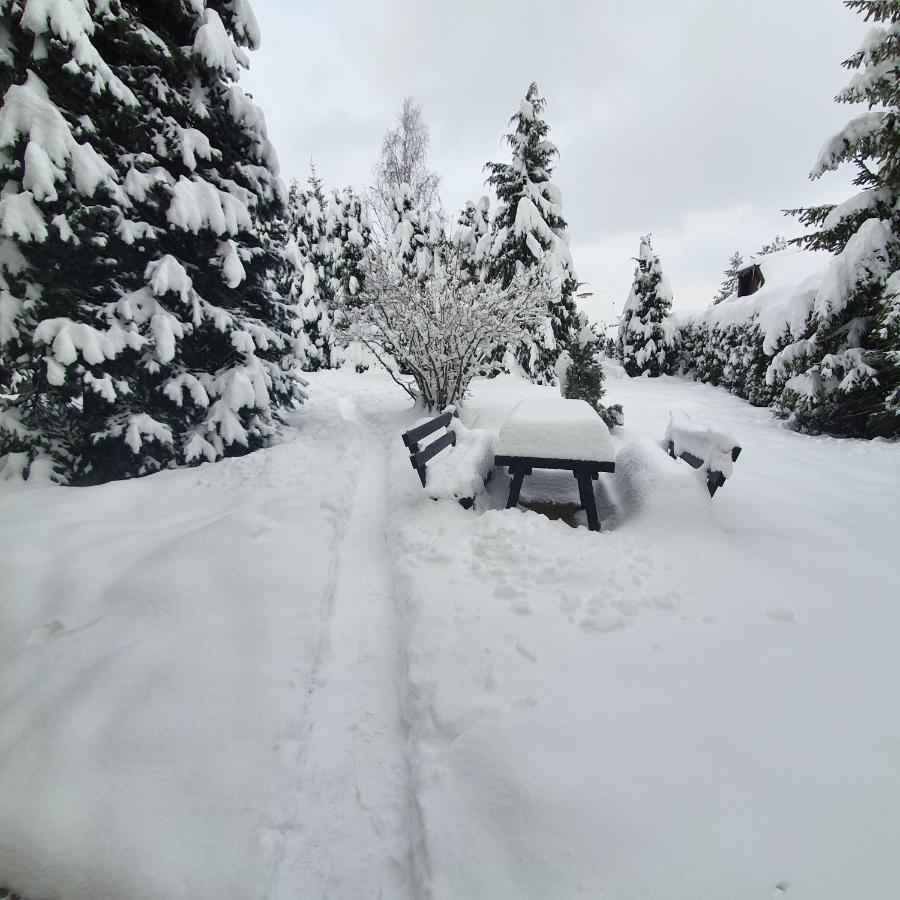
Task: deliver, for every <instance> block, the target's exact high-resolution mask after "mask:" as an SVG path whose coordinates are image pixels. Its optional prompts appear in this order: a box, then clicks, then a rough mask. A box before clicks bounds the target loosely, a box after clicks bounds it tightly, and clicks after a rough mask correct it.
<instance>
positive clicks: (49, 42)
mask: <svg viewBox="0 0 900 900" xmlns="http://www.w3.org/2000/svg"><path fill="white" fill-rule="evenodd" d="M5 16H6V19H5V21H6V25H7V27H8V32H9V39H8V41H7V44H6V49H5V53H4V56H3V59H2V61H0V64H2V65H4V66H6V67H7V69H8V72H9V75H10V76H11V77H10V78H9V82H11V86H10V87H9V88H8V90H7V91H6V93H5V95H4V96H3V99H2V106H0V148H2V155H0V170H2V173H3V177H4V184H5V186H4V189H3V192H2V197H0V372H3V373H6V372H10V371H12V372H14V373H15V378H16V382H17V384H18V388H17V390H16V394H15V395H14V397H13V399H12V400H11V401H9V400H7V401H4V402H6V404H7V407H9V405H10V403H11V404H12V407H13V408H14V409H15V412H16V417H17V419H18V421H19V422H21V423H22V425H23V426H24V427H25V428H26V429H27V435H28V436H27V438H23V437H22V436H21V434H17V433H15V431H14V430H10V429H9V428H8V427H3V426H0V455H2V454H3V453H7V452H27V453H28V454H29V455H30V457H31V458H38V457H41V456H46V457H48V458H50V459H52V460H54V461H55V464H56V465H57V466H58V468H59V469H60V470H61V471H62V472H63V473H64V474H65V475H66V476H68V477H69V478H77V479H84V478H89V479H91V480H103V479H107V478H110V477H122V476H130V475H141V474H145V473H147V472H151V471H154V470H156V469H159V468H162V467H165V466H171V465H176V464H181V463H194V462H199V461H203V460H215V459H218V458H220V457H222V456H223V455H226V454H229V453H235V452H246V450H248V449H252V448H254V447H258V446H260V445H261V444H262V443H263V442H264V441H265V440H266V439H267V438H268V437H269V436H270V435H271V434H272V433H273V430H274V428H275V420H276V415H277V410H278V408H279V407H281V406H285V405H292V404H294V403H296V402H298V401H299V400H300V399H301V398H302V383H301V382H300V380H299V379H298V378H297V376H296V375H295V374H294V371H293V368H294V367H293V358H292V354H293V350H292V344H293V340H292V337H291V334H290V330H291V327H292V326H291V322H292V316H291V313H290V310H289V308H288V305H287V304H286V303H285V302H284V300H283V299H282V298H280V297H279V296H278V294H277V293H276V291H275V289H274V286H273V271H274V268H275V263H276V261H277V257H278V253H279V249H280V248H279V246H278V241H276V240H274V239H273V236H272V233H271V229H270V228H269V227H268V223H269V222H270V221H271V220H272V219H274V218H275V217H277V211H278V209H279V208H280V206H281V205H282V204H283V202H284V189H283V186H282V185H281V182H280V181H279V179H278V175H277V170H278V166H277V160H276V158H275V154H274V152H273V150H272V147H271V145H270V143H269V141H268V139H267V138H266V130H265V122H264V119H263V116H262V113H261V111H260V110H259V109H258V108H257V107H256V106H255V105H254V104H253V103H252V101H251V100H250V98H249V97H248V96H247V95H246V94H245V93H244V92H243V90H242V89H241V87H240V85H239V83H238V77H239V73H240V70H241V69H242V68H244V67H246V65H247V59H248V58H247V53H246V50H247V49H252V48H253V47H255V46H257V44H258V42H259V32H258V28H257V25H256V22H255V20H254V18H253V14H252V11H251V9H250V5H249V3H248V2H246V0H239V2H238V0H229V2H224V0H223V2H206V3H203V4H175V5H174V6H171V7H166V9H162V8H159V9H157V8H155V7H154V6H152V5H146V4H141V5H130V6H123V5H121V4H119V3H117V2H113V3H106V2H103V3H101V2H88V0H46V2H41V3H37V2H27V3H24V2H21V0H12V2H9V3H7V4H5ZM9 82H7V83H9ZM0 377H3V378H4V380H6V381H11V380H12V378H11V377H9V376H6V375H3V376H0Z"/></svg>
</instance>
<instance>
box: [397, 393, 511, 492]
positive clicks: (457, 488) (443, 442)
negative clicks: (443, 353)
mask: <svg viewBox="0 0 900 900" xmlns="http://www.w3.org/2000/svg"><path fill="white" fill-rule="evenodd" d="M453 412H454V410H453V409H452V407H451V408H449V409H448V410H446V411H444V412H443V413H441V415H439V416H437V417H435V418H434V419H431V420H429V421H427V422H423V423H422V424H421V425H418V426H416V427H415V428H411V429H410V430H409V431H407V432H405V433H404V434H403V443H404V444H405V445H406V447H407V449H408V450H409V461H410V463H411V464H412V467H413V468H414V469H415V470H416V472H417V473H418V475H419V480H420V481H421V482H422V487H424V488H425V489H426V491H427V492H428V495H429V496H430V497H432V498H433V499H434V500H445V499H446V500H450V499H452V500H457V501H458V502H459V504H460V505H461V506H462V507H463V508H464V509H470V508H471V507H472V506H473V505H474V503H475V497H476V495H477V494H478V493H479V491H481V490H482V488H483V487H484V483H485V482H486V481H487V480H488V479H489V478H490V475H491V468H492V467H493V464H494V444H493V438H492V436H491V435H490V434H489V433H488V432H486V431H481V430H479V429H469V428H466V427H465V426H464V425H463V424H462V422H460V421H459V419H457V418H454V416H453ZM442 429H444V432H443V434H441V435H439V436H438V437H436V438H435V439H434V440H432V441H431V442H430V443H428V444H426V445H425V446H420V445H421V444H422V442H423V441H425V440H426V439H427V438H429V437H431V436H432V435H434V434H436V433H437V432H439V431H441V430H442ZM449 447H452V448H453V449H452V451H450V452H449V453H443V454H442V451H443V450H446V449H447V448H449ZM439 454H440V455H439Z"/></svg>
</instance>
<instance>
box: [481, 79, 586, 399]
mask: <svg viewBox="0 0 900 900" xmlns="http://www.w3.org/2000/svg"><path fill="white" fill-rule="evenodd" d="M545 106H546V101H545V100H544V99H543V98H542V97H541V96H540V95H539V94H538V88H537V85H536V84H534V83H532V84H531V86H530V87H529V88H528V92H527V94H526V95H525V99H524V100H522V101H521V103H520V104H519V111H518V112H517V113H516V114H515V115H514V116H513V117H512V118H511V119H510V120H509V121H510V125H512V126H514V130H513V131H512V133H510V134H507V135H506V141H507V143H508V144H509V146H510V148H511V149H512V163H497V162H490V163H488V164H487V165H486V166H485V169H486V170H487V172H488V173H489V174H488V179H487V180H488V183H489V184H491V185H492V186H493V188H494V190H495V191H496V193H497V198H498V201H499V202H498V207H497V213H496V216H495V218H494V229H495V234H494V242H493V246H492V249H491V254H492V258H491V265H490V277H491V278H492V279H495V280H497V281H499V282H500V284H501V285H502V286H503V287H507V286H508V285H509V284H510V283H511V282H512V280H513V278H514V277H515V276H516V274H517V273H518V272H520V271H521V270H523V269H528V268H531V267H533V266H541V267H543V268H544V269H545V270H546V271H547V272H548V274H549V275H550V276H551V278H552V279H553V280H554V281H555V287H554V288H553V290H552V291H551V293H550V295H549V298H548V301H547V312H546V316H545V318H544V321H542V322H540V323H538V324H537V325H536V326H535V327H534V329H533V330H532V331H531V332H530V333H529V335H528V337H527V338H526V340H525V341H524V342H523V343H522V344H521V345H520V346H519V347H518V348H517V349H516V356H517V359H518V362H519V364H520V365H521V366H522V368H523V370H524V371H525V372H526V373H527V374H528V375H529V377H531V378H532V379H533V380H534V381H536V382H538V383H539V384H551V383H553V381H554V378H555V375H554V366H555V363H556V360H557V357H558V356H559V354H560V352H561V351H562V350H567V349H568V348H569V347H571V345H572V343H573V342H574V340H575V338H576V336H577V334H578V329H579V324H578V310H577V308H576V306H575V300H574V294H575V289H576V288H577V286H578V279H577V278H576V276H575V270H574V266H573V264H572V255H571V253H570V252H569V246H568V234H567V231H566V222H565V220H564V219H563V217H562V195H561V193H560V191H559V188H558V187H557V186H556V185H555V184H554V183H553V182H552V181H551V180H550V179H551V175H552V174H553V159H554V157H556V156H558V150H557V149H556V146H555V145H554V144H553V143H552V141H550V140H549V139H548V138H547V135H548V133H549V131H550V128H549V126H548V125H547V123H546V121H544V119H543V118H541V114H542V112H543V111H544V107H545Z"/></svg>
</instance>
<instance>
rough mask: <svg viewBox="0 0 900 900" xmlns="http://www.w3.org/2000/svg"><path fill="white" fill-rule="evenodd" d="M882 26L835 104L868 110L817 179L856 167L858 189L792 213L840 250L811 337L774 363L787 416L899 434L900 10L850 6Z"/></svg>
mask: <svg viewBox="0 0 900 900" xmlns="http://www.w3.org/2000/svg"><path fill="white" fill-rule="evenodd" d="M847 5H848V6H849V7H851V8H852V9H855V10H856V11H858V12H861V13H863V14H864V16H865V18H866V19H867V20H873V21H874V22H877V23H878V24H877V25H876V26H875V27H873V28H872V29H871V30H870V31H869V33H868V34H867V35H866V37H865V39H864V41H863V43H862V46H861V47H860V49H859V50H858V51H857V52H856V53H855V54H853V55H852V56H851V57H850V58H849V59H847V60H846V61H845V62H844V66H845V67H846V68H848V69H851V70H856V71H855V74H854V75H853V77H852V78H851V80H850V83H849V84H848V85H847V87H846V88H844V90H843V91H841V92H840V93H839V94H838V95H837V97H836V98H835V99H836V100H837V101H838V102H839V103H865V104H866V107H867V109H866V111H865V112H862V113H860V114H859V115H857V116H856V117H854V118H853V119H851V120H850V122H849V123H848V124H847V125H846V126H845V127H844V128H843V129H842V130H841V131H840V132H838V133H837V134H836V135H834V137H832V138H831V139H830V140H828V141H827V142H826V143H825V146H824V147H823V148H822V151H821V153H820V155H819V159H818V161H817V162H816V164H815V166H814V168H813V170H812V173H811V177H812V178H819V177H820V176H821V175H823V174H824V173H825V172H828V171H831V170H834V169H837V168H838V166H840V165H841V164H842V163H844V162H851V163H853V164H854V165H855V166H856V169H857V175H856V178H855V184H856V185H858V186H859V187H860V188H861V191H860V192H859V193H858V194H856V195H855V196H853V197H851V198H850V199H848V200H846V201H844V202H843V203H841V204H839V205H837V206H834V207H831V206H822V207H814V208H812V209H805V210H794V212H795V213H796V214H798V215H799V217H800V220H801V221H802V222H803V223H804V224H805V225H808V226H815V227H816V228H817V229H818V230H817V231H815V232H813V233H811V234H808V235H806V236H805V237H803V238H801V242H802V243H803V244H804V245H805V246H808V247H812V248H823V249H826V250H829V251H831V252H833V253H836V254H837V256H836V257H835V259H834V260H833V261H832V263H831V266H830V268H829V270H828V272H827V274H826V276H825V279H824V280H823V282H822V285H821V287H820V289H819V292H818V294H817V295H816V299H815V303H814V304H813V308H812V311H811V316H810V322H809V329H808V332H807V333H806V334H804V335H802V336H801V337H800V338H799V339H798V340H796V341H794V342H792V343H791V344H789V345H788V346H786V347H784V348H783V349H782V350H781V352H780V353H779V354H778V356H777V357H776V358H775V360H773V364H772V367H773V369H774V370H775V371H776V372H777V373H778V375H780V376H781V375H783V376H787V380H786V382H785V389H784V391H783V393H782V395H781V397H780V398H779V400H778V406H779V408H780V410H781V411H782V412H783V413H784V414H785V415H787V416H789V417H790V421H791V423H792V424H793V425H794V426H795V427H797V428H798V429H801V430H804V431H813V432H818V431H827V432H830V433H832V434H839V435H851V436H867V437H872V436H876V435H887V436H897V435H900V306H898V300H897V295H898V287H900V127H898V122H900V6H898V5H897V4H896V3H873V2H862V0H851V2H848V3H847Z"/></svg>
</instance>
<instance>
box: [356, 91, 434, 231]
mask: <svg viewBox="0 0 900 900" xmlns="http://www.w3.org/2000/svg"><path fill="white" fill-rule="evenodd" d="M430 143H431V136H430V133H429V130H428V126H427V125H426V124H425V119H424V118H423V116H422V107H421V106H419V104H418V103H416V101H415V100H414V99H413V98H412V97H406V98H404V100H403V105H402V107H401V108H400V115H399V116H398V117H397V124H396V126H395V127H394V128H389V129H388V130H387V131H386V132H385V135H384V139H383V140H382V142H381V159H380V160H379V161H378V163H377V165H376V166H375V168H374V169H373V174H374V176H375V184H374V185H372V188H371V189H370V201H371V213H372V215H371V219H372V220H373V224H375V226H376V230H377V231H378V232H379V236H380V237H381V238H386V237H387V236H388V235H389V234H390V233H391V230H392V222H391V209H392V203H391V198H392V190H393V185H398V184H406V185H409V188H410V190H411V191H412V195H413V197H414V199H415V203H416V207H417V208H418V210H419V213H420V216H421V219H422V221H423V222H424V221H427V219H428V216H429V215H430V214H431V213H433V212H438V211H439V210H440V206H441V198H440V183H441V179H440V177H439V176H438V175H437V174H436V173H435V172H432V171H431V170H430V169H429V168H428V163H427V157H428V147H429V145H430Z"/></svg>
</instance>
